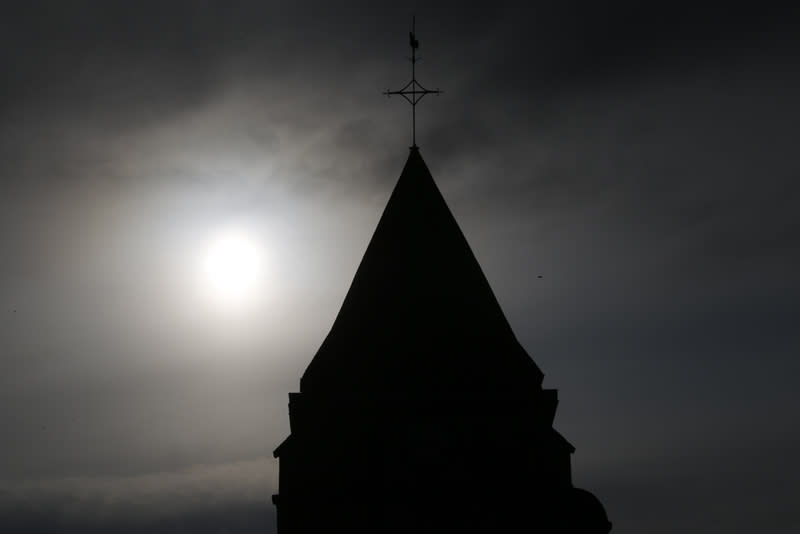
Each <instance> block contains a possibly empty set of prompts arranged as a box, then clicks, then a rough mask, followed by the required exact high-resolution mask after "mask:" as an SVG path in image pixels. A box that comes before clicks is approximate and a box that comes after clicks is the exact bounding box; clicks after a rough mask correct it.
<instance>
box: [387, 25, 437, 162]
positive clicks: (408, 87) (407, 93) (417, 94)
mask: <svg viewBox="0 0 800 534" xmlns="http://www.w3.org/2000/svg"><path fill="white" fill-rule="evenodd" d="M414 18H415V17H411V32H410V33H409V34H408V40H409V44H410V45H411V57H410V58H409V59H410V60H411V81H410V82H408V83H407V84H405V86H403V88H402V89H400V90H399V91H390V90H388V89H387V90H386V91H385V92H384V93H383V94H385V95H386V96H387V97H388V96H392V95H400V96H402V97H403V98H405V99H406V100H407V101H408V103H409V104H411V148H417V103H418V102H419V101H420V100H422V97H424V96H425V95H428V94H434V95H439V94H441V93H442V92H443V91H440V90H439V89H436V90H435V91H431V90H429V89H425V88H424V87H423V86H422V84H420V83H419V82H418V81H417V77H416V68H415V66H416V63H417V60H419V59H421V58H418V57H417V48H419V41H417V37H416V35H414V25H415V20H414Z"/></svg>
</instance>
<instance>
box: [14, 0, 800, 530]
mask: <svg viewBox="0 0 800 534" xmlns="http://www.w3.org/2000/svg"><path fill="white" fill-rule="evenodd" d="M9 4H13V3H7V4H5V5H4V6H3V8H2V13H0V66H2V71H0V72H2V74H1V75H0V76H2V83H1V84H0V295H2V302H0V317H1V318H2V321H0V336H1V337H0V400H2V402H1V403H0V428H2V429H3V431H2V436H3V437H2V439H0V530H3V531H9V532H11V531H13V532H21V533H29V532H82V533H87V532H89V533H94V532H106V531H109V532H110V531H113V532H123V533H125V532H131V533H133V532H136V533H138V532H145V531H147V532H150V531H152V529H153V528H156V530H157V531H159V532H184V531H191V532H198V533H199V532H206V531H208V532H218V531H221V530H224V529H229V530H230V531H232V532H242V533H247V532H274V527H275V525H274V514H273V508H272V505H271V504H270V501H269V496H270V494H271V493H274V492H276V490H277V463H276V461H274V460H273V459H272V456H271V452H272V450H273V449H274V447H276V446H277V445H278V444H279V443H280V441H281V440H282V439H283V438H284V437H285V436H286V435H287V434H288V430H289V429H288V414H287V409H286V405H287V401H288V397H287V394H288V393H289V392H290V391H297V389H298V387H299V378H300V375H301V373H302V371H303V370H304V369H305V366H306V365H307V364H308V362H309V361H310V359H311V358H312V356H313V355H314V352H315V351H316V349H317V348H318V347H319V345H320V343H321V342H322V340H323V338H324V336H325V334H326V333H327V331H328V329H329V328H330V326H331V324H332V321H333V319H334V317H335V316H336V313H337V311H338V307H339V305H340V304H341V302H342V299H343V297H344V294H345V292H346V291H347V288H348V285H349V283H350V281H351V279H352V276H353V274H354V273H355V269H356V267H357V265H358V262H359V261H360V259H361V255H362V254H363V252H364V250H365V248H366V245H367V242H368V240H369V237H370V236H371V234H372V231H373V230H374V227H375V224H376V223H377V220H378V218H379V217H380V214H381V210H382V209H383V206H384V205H385V203H386V200H387V199H388V196H389V194H390V192H391V188H392V186H393V184H394V183H395V181H396V180H397V177H398V176H399V174H400V171H401V169H402V166H403V163H404V162H405V159H406V157H407V155H408V145H409V144H410V110H409V109H408V105H407V104H405V102H404V101H402V99H400V98H396V97H395V98H391V99H387V98H386V97H385V96H383V95H382V94H381V92H382V91H384V90H386V89H387V88H392V89H397V88H400V87H401V86H402V85H404V84H405V83H406V82H407V81H408V79H409V75H410V66H409V63H408V62H407V61H406V60H405V58H406V57H407V56H408V54H409V50H408V36H407V32H408V29H409V28H408V27H409V23H410V15H411V13H412V12H415V13H416V15H417V37H418V39H419V40H420V42H421V49H420V55H421V56H422V58H423V60H422V61H421V62H420V63H419V64H418V66H417V74H418V79H419V80H420V81H421V82H422V83H423V84H424V85H425V86H426V87H429V88H437V87H438V88H441V89H442V90H444V91H445V93H444V94H443V95H441V96H438V97H434V96H429V97H426V99H425V100H424V101H423V102H422V103H421V104H420V105H419V108H418V120H417V122H418V132H417V142H418V144H419V145H420V146H421V151H422V155H423V157H424V158H425V160H426V162H427V164H428V166H429V168H430V169H431V172H432V174H433V176H434V178H435V179H436V181H437V183H438V185H439V187H440V188H441V190H442V192H443V194H444V196H445V198H446V200H447V201H448V203H449V205H450V207H451V209H452V211H453V213H454V214H455V216H456V218H457V220H458V221H459V223H460V225H461V227H462V230H463V231H464V233H465V235H466V237H467V239H468V241H469V242H470V244H471V246H472V248H473V251H474V252H475V255H476V257H477V258H478V261H479V262H480V263H481V265H482V267H483V269H484V271H485V273H486V275H487V277H488V279H489V282H490V283H491V284H492V286H493V288H494V290H495V293H496V295H497V297H498V300H499V301H500V304H501V305H502V307H503V309H504V311H505V313H506V315H507V317H508V319H509V321H510V323H511V325H512V327H513V328H514V330H515V332H516V334H517V336H518V338H519V340H520V341H521V343H522V344H523V346H524V347H525V348H526V349H527V350H528V352H529V353H530V354H531V356H532V357H533V358H534V360H535V361H536V362H537V364H538V365H539V367H540V368H541V369H542V370H543V371H544V373H545V380H544V386H545V387H548V388H557V389H559V396H560V399H561V402H560V405H559V411H558V414H557V416H556V422H555V426H556V428H557V429H558V430H559V431H560V432H561V433H562V434H564V435H565V437H566V438H567V439H568V440H569V441H570V442H572V443H573V444H574V445H575V447H576V448H577V451H576V453H575V454H574V456H573V479H574V482H575V484H576V485H578V486H580V487H584V488H586V489H589V490H590V491H592V492H594V493H595V494H596V495H597V496H598V497H599V498H600V499H601V501H602V502H603V503H604V505H605V507H606V510H607V512H608V515H609V517H610V519H611V520H612V521H613V522H614V532H618V533H620V534H626V533H630V534H633V533H640V532H649V533H653V534H666V533H674V532H686V533H694V532H696V533H701V532H702V533H703V534H711V533H718V532H719V533H722V532H725V533H734V534H738V533H745V532H747V533H751V532H763V533H776V534H778V533H781V534H782V533H789V532H797V531H798V529H800V519H798V515H797V506H796V505H797V502H800V490H799V489H798V487H800V486H798V478H800V458H798V456H797V451H798V450H800V428H798V425H797V421H798V418H799V417H800V390H799V389H798V387H797V377H798V376H800V363H799V359H798V355H800V335H798V320H797V317H798V315H797V306H798V298H800V279H799V278H798V273H800V246H798V245H800V216H798V206H799V205H800V185H799V184H800V158H798V156H797V141H798V138H800V136H798V124H800V112H799V111H798V110H799V109H800V106H798V103H797V95H798V94H800V72H799V70H798V68H797V64H798V62H797V57H800V56H798V54H800V46H798V42H797V38H796V35H792V32H793V31H794V33H796V28H797V22H798V17H797V16H796V15H797V10H795V11H794V12H791V11H789V10H786V9H785V10H778V9H777V8H776V9H771V8H769V7H767V4H766V3H763V2H759V3H756V4H754V5H751V6H748V7H737V6H736V4H735V3H731V4H730V5H728V6H725V7H724V8H714V7H711V6H705V5H703V4H702V3H700V4H698V3H697V2H681V1H679V2H660V1H656V2H649V3H642V2H610V3H603V2H563V1H562V2H552V3H528V7H525V8H522V7H518V6H517V5H516V4H515V3H509V4H506V3H503V2H497V1H495V2H489V3H482V4H480V5H476V6H475V7H470V6H467V5H465V4H464V3H455V2H454V3H452V4H451V5H450V6H446V5H445V6H441V7H432V4H435V3H433V2H423V3H420V4H421V7H415V6H414V5H413V3H409V4H408V5H401V4H400V3H392V5H391V6H382V7H378V6H376V5H375V4H376V3H374V2H364V3H362V4H354V3H344V4H340V5H339V6H337V7H335V8H334V7H331V5H330V3H329V2H318V3H306V2H292V3H291V4H290V3H288V2H287V3H283V4H282V3H275V2H268V1H259V2H236V1H230V0H229V1H225V2H208V1H204V2H201V1H191V2H189V1H184V2H179V1H160V2H150V1H145V2H82V1H70V2H55V1H54V2H30V1H28V2H24V3H23V2H17V3H16V4H17V5H9ZM520 4H521V3H520ZM227 228H236V229H238V230H237V231H239V232H243V233H244V234H246V235H247V236H249V239H251V240H252V242H254V243H257V246H258V248H259V253H260V254H261V255H262V263H263V265H262V267H263V268H262V271H260V276H259V278H258V280H257V281H256V283H254V285H253V286H252V287H251V288H249V290H248V295H247V298H245V299H241V300H240V301H237V302H236V303H231V302H227V301H224V299H223V298H222V296H221V295H216V294H214V292H213V291H211V290H210V288H209V281H208V280H206V279H204V278H203V276H201V275H200V274H198V273H199V272H200V271H201V269H200V267H199V266H200V264H201V263H202V261H203V260H202V258H204V257H205V256H204V255H206V254H208V250H209V247H213V241H214V236H215V235H217V233H218V232H220V231H222V230H224V229H227ZM540 275H541V276H542V278H538V276H540ZM476 462H477V463H479V462H480V459H479V458H478V459H476ZM482 491H485V489H484V488H475V495H476V497H475V499H476V502H478V500H479V498H480V497H479V495H480V493H481V492H482Z"/></svg>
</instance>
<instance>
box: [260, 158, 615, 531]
mask: <svg viewBox="0 0 800 534" xmlns="http://www.w3.org/2000/svg"><path fill="white" fill-rule="evenodd" d="M542 378H543V375H542V372H541V371H540V370H539V368H538V367H537V365H536V364H535V363H534V361H533V360H532V359H531V358H530V356H528V354H527V353H526V352H525V350H524V349H523V348H522V346H521V345H520V344H519V342H518V341H517V339H516V337H515V336H514V333H513V332H512V330H511V327H510V326H509V324H508V321H507V320H506V318H505V316H504V315H503V312H502V310H501V309H500V306H499V304H498V303H497V300H496V298H495V296H494V294H493V293H492V290H491V288H490V286H489V283H488V282H487V280H486V277H485V276H484V274H483V272H482V271H481V268H480V266H479V265H478V262H477V261H476V259H475V257H474V255H473V254H472V251H471V250H470V248H469V245H468V244H467V241H466V239H465V238H464V235H463V234H462V233H461V230H460V229H459V227H458V224H457V223H456V221H455V219H454V218H453V216H452V214H451V213H450V210H449V209H448V207H447V204H446V203H445V201H444V199H443V198H442V195H441V193H440V192H439V190H438V188H437V187H436V184H435V183H434V181H433V178H432V177H431V174H430V172H429V171H428V168H427V166H426V165H425V162H424V161H423V160H422V157H421V155H420V153H419V150H418V149H417V148H416V147H412V149H411V154H410V155H409V158H408V161H407V162H406V164H405V168H404V169H403V172H402V174H401V176H400V179H399V181H398V182H397V185H396V186H395V189H394V191H393V193H392V195H391V198H390V199H389V203H388V204H387V206H386V209H385V211H384V213H383V216H382V217H381V219H380V222H379V223H378V227H377V229H376V230H375V234H374V235H373V237H372V240H371V241H370V243H369V246H368V248H367V251H366V253H365V254H364V258H363V259H362V261H361V265H360V266H359V268H358V271H357V272H356V275H355V278H354V279H353V283H352V285H351V286H350V290H349V291H348V293H347V296H346V297H345V300H344V303H343V304H342V308H341V310H340V311H339V315H338V316H337V318H336V321H335V322H334V324H333V327H332V328H331V331H330V333H329V334H328V336H327V338H326V339H325V341H324V342H323V343H322V346H321V347H320V348H319V350H318V352H317V354H316V355H315V356H314V359H313V360H312V361H311V363H310V364H309V366H308V368H307V369H306V371H305V373H304V374H303V377H302V379H301V381H300V392H299V393H290V394H289V420H290V425H291V434H290V435H289V437H288V438H287V439H286V440H285V441H284V442H283V443H282V444H281V445H280V446H279V447H278V448H277V449H276V450H275V452H274V454H275V456H276V457H279V458H280V494H279V495H275V496H274V497H273V501H274V502H275V504H276V506H277V509H278V532H279V534H301V533H302V534H305V533H312V532H314V533H320V532H350V533H362V532H363V533H367V532H369V533H394V532H397V533H400V532H431V533H433V532H436V533H444V532H459V533H462V532H482V533H485V532H502V533H505V532H523V531H524V532H535V533H556V532H558V533H575V534H578V533H587V534H588V533H602V534H605V533H607V532H608V531H609V530H610V528H611V523H609V522H608V519H607V517H606V514H605V511H604V509H603V506H602V505H601V504H600V502H599V501H598V500H597V499H596V498H595V497H594V496H593V495H591V494H590V493H588V492H586V491H584V490H579V489H577V488H574V487H573V486H572V482H571V472H570V455H571V454H572V452H573V451H574V450H575V449H574V447H573V446H572V445H570V443H569V442H568V441H567V440H566V439H564V438H563V437H562V436H561V434H559V433H558V432H556V431H555V430H554V429H553V426H552V424H553V418H554V415H555V411H556V405H557V403H558V400H557V395H556V390H552V389H542V387H541V382H542Z"/></svg>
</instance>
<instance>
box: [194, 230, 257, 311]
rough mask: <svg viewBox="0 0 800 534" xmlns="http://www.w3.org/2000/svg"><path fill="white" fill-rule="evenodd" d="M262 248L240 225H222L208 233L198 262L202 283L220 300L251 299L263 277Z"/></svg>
mask: <svg viewBox="0 0 800 534" xmlns="http://www.w3.org/2000/svg"><path fill="white" fill-rule="evenodd" d="M263 260H264V258H263V251H262V249H261V247H259V246H258V241H257V240H256V239H255V238H254V237H253V236H252V235H250V234H248V233H247V232H246V231H244V230H242V229H225V230H222V231H219V232H217V233H215V234H214V235H212V237H211V239H210V240H209V243H208V247H207V249H206V251H205V256H204V258H203V263H202V273H203V278H204V284H205V285H206V286H207V288H208V289H209V293H211V295H212V296H214V297H215V299H217V300H220V301H225V302H227V303H231V304H233V303H236V304H241V303H244V302H246V301H252V300H253V299H254V296H255V293H256V291H257V290H258V288H259V285H260V283H261V279H262V277H263V267H264V266H263Z"/></svg>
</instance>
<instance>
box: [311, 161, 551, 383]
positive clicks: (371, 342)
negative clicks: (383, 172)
mask: <svg viewBox="0 0 800 534" xmlns="http://www.w3.org/2000/svg"><path fill="white" fill-rule="evenodd" d="M509 370H511V371H509ZM411 377H413V381H414V383H415V384H425V383H426V382H427V383H428V385H429V386H430V387H433V388H441V389H448V390H453V389H458V388H462V387H463V388H481V387H490V388H492V389H495V388H500V387H502V388H504V389H507V388H509V387H512V388H513V386H512V385H511V384H509V383H508V382H509V380H510V381H512V382H515V381H518V382H519V384H520V387H524V388H528V389H530V387H531V384H539V383H540V382H541V379H542V373H541V371H540V370H539V369H538V367H537V366H536V364H535V363H534V362H533V360H531V358H530V357H529V356H528V355H527V353H526V352H525V351H524V349H523V348H522V347H521V346H520V345H519V343H518V341H517V339H516V337H515V336H514V333H513V332H512V330H511V327H510V326H509V324H508V321H507V320H506V318H505V316H504V315H503V312H502V310H501V308H500V305H499V304H498V302H497V299H496V298H495V296H494V294H493V293H492V290H491V287H490V286H489V283H488V281H487V280H486V277H485V276H484V274H483V272H482V270H481V268H480V266H479V265H478V262H477V260H476V259H475V256H474V255H473V253H472V251H471V250H470V247H469V245H468V243H467V241H466V239H465V238H464V235H463V234H462V232H461V230H460V228H459V227H458V224H457V223H456V221H455V219H454V218H453V215H452V213H451V212H450V209H449V208H448V207H447V204H446V203H445V200H444V198H443V197H442V195H441V193H440V192H439V189H438V188H437V187H436V184H435V183H434V181H433V177H432V176H431V174H430V171H429V170H428V167H427V166H426V165H425V162H424V161H423V159H422V156H421V155H420V153H419V150H418V149H417V148H412V150H411V153H410V154H409V156H408V160H407V161H406V164H405V167H404V168H403V172H402V174H401V175H400V179H399V180H398V182H397V185H396V186H395V188H394V191H393V192H392V195H391V197H390V199H389V202H388V204H387V206H386V209H385V211H384V212H383V215H382V216H381V219H380V222H379V223H378V226H377V228H376V230H375V233H374V235H373V236H372V239H371V241H370V243H369V246H368V247H367V250H366V253H365V254H364V257H363V259H362V261H361V264H360V266H359V268H358V270H357V272H356V275H355V278H354V279H353V282H352V285H351V286H350V289H349V291H348V293H347V296H346V297H345V300H344V303H343V304H342V307H341V310H340V311H339V315H338V317H337V318H336V321H335V322H334V325H333V327H332V329H331V331H330V333H329V334H328V336H327V338H326V339H325V341H324V342H323V344H322V346H321V347H320V349H319V351H318V352H317V355H316V356H315V357H314V359H313V361H312V362H311V364H310V365H309V366H308V368H307V370H306V372H305V374H304V375H303V378H302V380H301V386H300V387H301V391H307V390H311V389H317V388H326V389H327V388H328V387H330V388H341V387H345V388H348V387H350V388H358V389H362V388H367V389H383V390H385V389H390V390H391V389H395V388H397V389H402V388H403V387H404V385H405V384H404V382H405V381H407V379H409V378H411ZM345 382H346V384H345Z"/></svg>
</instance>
